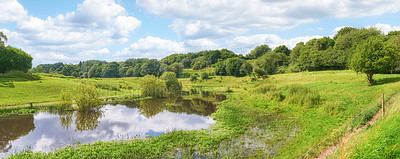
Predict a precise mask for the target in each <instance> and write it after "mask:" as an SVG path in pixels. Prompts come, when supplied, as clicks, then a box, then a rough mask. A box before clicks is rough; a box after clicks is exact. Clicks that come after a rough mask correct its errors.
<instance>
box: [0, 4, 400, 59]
mask: <svg viewBox="0 0 400 159" xmlns="http://www.w3.org/2000/svg"><path fill="white" fill-rule="evenodd" d="M0 13H1V14H0V31H1V32H3V33H4V34H5V35H6V36H7V37H8V42H7V43H6V44H7V45H11V46H13V47H16V48H20V49H22V50H24V51H25V52H27V53H28V54H30V55H31V56H32V57H33V59H34V60H33V65H34V66H36V65H38V64H45V63H55V62H63V63H72V64H76V63H78V62H79V61H84V60H91V59H96V60H106V61H109V62H110V61H124V60H126V59H129V58H155V59H161V58H163V57H166V56H168V55H170V54H173V53H188V52H198V51H202V50H214V49H223V48H226V49H229V50H232V51H233V52H235V53H237V54H243V55H245V54H247V53H249V52H250V51H251V50H252V49H254V48H255V47H256V46H258V45H261V44H267V45H269V46H270V47H271V48H275V47H277V46H280V45H286V46H287V47H289V48H293V47H294V46H295V45H296V44H297V43H298V42H301V41H303V42H307V41H308V40H310V39H313V38H321V37H324V36H330V37H333V36H334V35H335V34H336V32H337V31H338V30H340V28H342V27H346V26H350V27H355V28H363V27H376V28H378V29H380V30H381V31H382V32H383V33H388V32H389V31H394V30H400V1H398V0H368V1H367V0H34V1H33V0H0Z"/></svg>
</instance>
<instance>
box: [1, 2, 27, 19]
mask: <svg viewBox="0 0 400 159" xmlns="http://www.w3.org/2000/svg"><path fill="white" fill-rule="evenodd" d="M0 6H1V7H0V13H1V14H0V23H4V22H13V21H17V20H19V19H22V18H23V17H25V16H27V14H28V13H27V11H26V10H25V9H24V7H23V6H22V5H21V4H19V3H18V2H17V1H16V0H2V1H0Z"/></svg>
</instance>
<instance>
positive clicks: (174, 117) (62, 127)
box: [0, 99, 215, 157]
mask: <svg viewBox="0 0 400 159" xmlns="http://www.w3.org/2000/svg"><path fill="white" fill-rule="evenodd" d="M214 111H215V105H212V103H211V102H208V101H202V100H200V99H193V100H184V99H177V100H167V99H156V100H144V101H136V102H130V103H127V105H126V106H125V105H115V106H112V105H105V106H103V107H102V108H101V109H99V110H90V111H69V112H68V111H64V112H38V113H36V114H35V115H34V116H32V115H31V116H17V117H14V118H5V119H0V134H1V135H0V137H1V138H0V139H1V140H0V148H1V152H0V157H7V156H9V155H10V154H13V153H17V152H19V151H21V150H24V149H27V148H28V147H29V149H31V150H32V151H44V152H49V151H53V150H55V149H56V148H59V147H63V146H66V145H70V144H74V143H75V142H80V143H91V142H95V141H99V140H102V141H110V140H126V139H132V138H137V137H143V136H145V135H152V136H158V135H161V134H164V133H165V132H169V131H173V130H196V129H202V128H209V126H210V124H212V123H214V120H212V118H210V117H207V116H208V115H210V114H211V113H212V112H214ZM11 145H12V146H11Z"/></svg>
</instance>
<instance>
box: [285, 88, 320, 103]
mask: <svg viewBox="0 0 400 159" xmlns="http://www.w3.org/2000/svg"><path fill="white" fill-rule="evenodd" d="M286 89H287V92H288V96H287V98H286V100H287V101H288V103H289V104H296V105H301V106H306V107H312V106H316V105H318V104H320V103H321V95H320V94H319V92H317V91H315V90H312V89H310V88H307V87H304V86H300V85H290V86H287V88H286Z"/></svg>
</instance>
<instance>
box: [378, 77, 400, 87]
mask: <svg viewBox="0 0 400 159" xmlns="http://www.w3.org/2000/svg"><path fill="white" fill-rule="evenodd" d="M399 81H400V77H390V78H383V79H379V80H377V81H376V85H384V84H390V83H396V82H399Z"/></svg>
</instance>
